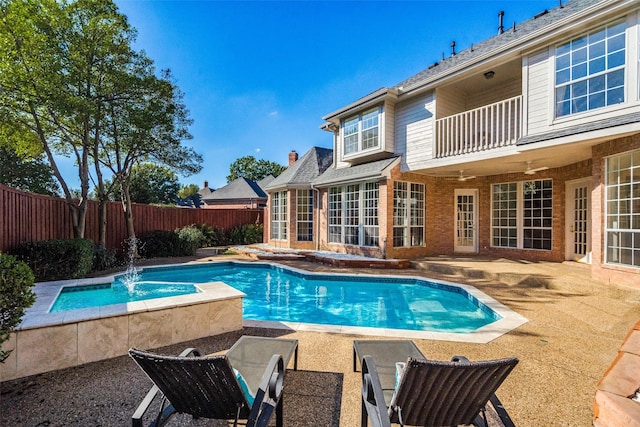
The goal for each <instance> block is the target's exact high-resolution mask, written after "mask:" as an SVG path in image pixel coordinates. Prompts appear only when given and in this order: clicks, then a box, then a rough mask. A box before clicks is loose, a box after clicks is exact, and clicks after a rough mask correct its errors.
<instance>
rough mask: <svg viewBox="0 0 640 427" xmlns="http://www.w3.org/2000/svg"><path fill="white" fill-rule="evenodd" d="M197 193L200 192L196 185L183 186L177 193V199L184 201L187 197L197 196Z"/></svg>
mask: <svg viewBox="0 0 640 427" xmlns="http://www.w3.org/2000/svg"><path fill="white" fill-rule="evenodd" d="M198 191H200V187H198V186H197V185H196V184H189V185H183V186H182V188H181V189H180V191H179V192H178V197H180V198H182V199H186V198H187V197H189V196H193V195H194V194H198Z"/></svg>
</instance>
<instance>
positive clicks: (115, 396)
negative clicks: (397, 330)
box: [0, 258, 640, 427]
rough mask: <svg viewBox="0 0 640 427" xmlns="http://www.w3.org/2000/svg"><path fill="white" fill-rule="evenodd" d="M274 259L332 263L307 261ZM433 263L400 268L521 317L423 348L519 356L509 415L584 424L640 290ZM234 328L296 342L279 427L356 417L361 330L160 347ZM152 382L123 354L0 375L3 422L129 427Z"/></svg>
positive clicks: (632, 319)
mask: <svg viewBox="0 0 640 427" xmlns="http://www.w3.org/2000/svg"><path fill="white" fill-rule="evenodd" d="M207 259H208V258H207ZM282 263H283V264H291V265H293V266H295V267H297V268H306V269H309V270H315V271H332V270H333V269H331V268H329V267H326V266H321V265H317V264H311V263H305V262H296V261H291V262H282ZM438 263H439V265H440V268H439V269H438V271H439V272H432V271H430V272H424V271H422V272H419V271H416V270H412V271H404V272H397V273H398V274H413V275H417V274H418V275H423V276H426V277H435V278H439V279H445V280H451V281H457V282H464V283H468V284H472V285H474V286H476V287H478V288H479V289H480V290H482V291H483V292H485V293H487V294H489V295H491V296H492V297H494V298H496V299H497V300H499V301H501V302H502V303H504V304H506V305H507V306H509V307H510V308H511V309H513V310H515V311H517V312H518V313H520V314H522V315H523V316H525V317H527V318H528V319H529V322H528V323H526V324H525V325H523V326H521V327H520V328H518V329H517V330H514V331H512V332H510V333H508V334H506V335H504V336H502V337H500V338H498V339H496V340H494V341H492V342H491V343H488V344H467V343H455V342H446V341H431V340H414V341H415V342H416V344H417V345H418V347H419V348H420V349H421V351H422V352H423V353H424V354H425V355H426V356H427V357H430V358H433V359H439V360H448V359H450V357H451V356H453V355H458V354H459V355H465V356H467V357H468V358H470V359H471V360H481V359H490V358H499V357H507V356H516V357H518V358H519V359H520V363H519V365H518V366H517V367H516V368H515V370H514V371H513V372H512V374H511V375H510V376H509V378H507V380H506V381H505V383H504V384H503V385H502V386H501V388H500V390H499V391H498V395H499V397H500V399H501V400H502V402H503V403H504V404H505V407H506V408H507V410H508V411H509V414H510V415H511V416H512V418H513V419H514V421H515V423H516V425H518V426H536V427H539V426H590V425H592V416H593V398H594V394H595V386H596V383H597V382H598V380H599V379H600V378H601V377H602V375H603V373H604V372H605V370H606V369H607V367H608V366H609V364H610V363H611V361H613V359H614V358H615V356H616V353H617V350H618V347H619V346H620V344H621V342H622V340H623V338H624V337H625V335H626V334H627V332H628V331H629V329H631V327H632V326H633V325H634V324H635V323H636V322H637V321H638V319H640V290H638V289H631V288H624V287H618V286H615V285H612V284H604V283H601V282H596V281H592V280H591V279H590V278H589V270H588V269H587V268H584V267H581V266H575V265H567V264H556V263H524V262H515V261H505V260H494V261H492V262H488V261H473V260H468V259H467V260H450V261H446V260H438ZM352 271H353V270H352ZM357 271H358V272H368V273H375V270H364V269H361V270H357ZM478 271H484V272H485V274H484V275H483V274H478ZM383 273H384V274H389V271H384V272H383ZM395 273H396V272H393V274H395ZM496 277H497V278H499V279H500V281H498V280H496ZM242 334H247V335H263V336H281V335H282V336H286V337H288V338H297V339H298V340H299V349H300V350H299V351H300V353H299V365H298V366H299V370H298V371H297V372H293V371H288V373H287V376H286V379H285V401H284V419H285V425H286V426H293V427H297V426H347V427H351V426H357V425H359V423H360V413H359V412H360V374H359V373H353V372H352V365H351V363H352V359H351V357H352V341H353V340H354V339H359V338H361V337H358V336H354V335H342V334H329V333H320V332H295V331H288V330H272V329H262V328H245V329H244V330H243V331H237V332H233V333H228V334H224V335H218V336H214V337H208V338H205V339H200V340H196V341H192V342H186V343H182V344H179V345H174V346H170V347H165V348H162V349H156V350H157V351H160V352H163V353H166V354H178V353H179V352H181V351H182V349H183V348H185V347H197V348H199V349H200V350H201V351H202V352H203V353H216V352H220V351H224V350H226V349H228V348H229V347H231V345H232V344H233V342H235V341H236V340H237V339H238V338H239V337H240V336H241V335H242ZM368 338H372V339H377V338H376V337H368ZM378 338H379V339H384V337H378ZM149 387H150V382H149V380H148V379H147V378H146V376H145V375H144V374H143V373H142V371H141V370H140V369H139V368H138V367H137V366H136V365H135V363H134V362H133V361H132V360H131V359H129V357H128V356H124V357H118V358H115V359H110V360H106V361H101V362H95V363H91V364H87V365H84V366H80V367H76V368H69V369H64V370H60V371H55V372H49V373H45V374H40V375H36V376H32V377H28V378H23V379H18V380H14V381H6V382H3V383H1V384H0V425H1V426H67V425H83V426H89V425H91V426H120V425H130V416H131V414H132V413H133V411H134V409H135V407H136V406H137V405H138V403H139V402H140V400H141V399H142V398H143V396H144V395H145V394H146V392H147V391H148V389H149ZM183 424H184V425H214V426H215V425H226V423H218V424H216V423H215V422H211V421H207V420H198V421H197V422H194V423H193V422H191V420H190V417H181V418H178V419H176V420H175V422H174V423H173V424H172V425H183Z"/></svg>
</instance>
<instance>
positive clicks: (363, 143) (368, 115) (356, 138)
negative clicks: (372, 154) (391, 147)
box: [342, 107, 380, 155]
mask: <svg viewBox="0 0 640 427" xmlns="http://www.w3.org/2000/svg"><path fill="white" fill-rule="evenodd" d="M379 115H380V108H379V107H376V108H374V109H373V110H369V111H366V112H364V113H362V114H360V115H358V116H355V117H350V118H348V119H346V120H345V121H344V122H343V123H342V132H343V142H344V154H345V155H346V154H353V153H357V152H358V151H363V150H368V149H371V148H376V147H378V146H379V143H380V141H379V120H380V118H379Z"/></svg>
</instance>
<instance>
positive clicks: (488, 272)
mask: <svg viewBox="0 0 640 427" xmlns="http://www.w3.org/2000/svg"><path fill="white" fill-rule="evenodd" d="M495 262H496V261H495V260H486V261H483V260H473V261H472V262H468V261H466V260H465V261H460V260H456V259H455V258H452V259H451V260H447V261H445V260H436V259H426V260H415V261H411V267H412V268H415V269H417V270H423V271H431V272H434V273H438V274H444V275H449V276H461V277H464V278H467V279H475V280H487V281H496V282H501V283H504V284H507V285H510V286H520V287H530V288H551V287H553V284H552V282H553V277H552V276H547V275H540V274H531V273H530V272H527V271H526V265H524V266H522V265H518V266H511V265H507V264H502V265H500V267H499V268H496V266H495V265H491V264H490V263H495ZM484 263H486V264H484ZM485 267H486V268H485ZM518 270H522V271H518Z"/></svg>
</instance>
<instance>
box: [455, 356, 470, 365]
mask: <svg viewBox="0 0 640 427" xmlns="http://www.w3.org/2000/svg"><path fill="white" fill-rule="evenodd" d="M451 361H452V362H454V363H459V364H461V365H468V364H470V363H471V362H469V359H467V358H466V357H464V356H453V357H452V358H451Z"/></svg>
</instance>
